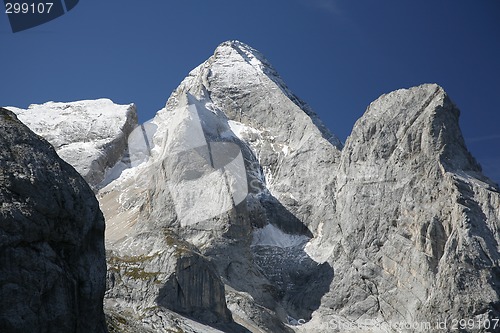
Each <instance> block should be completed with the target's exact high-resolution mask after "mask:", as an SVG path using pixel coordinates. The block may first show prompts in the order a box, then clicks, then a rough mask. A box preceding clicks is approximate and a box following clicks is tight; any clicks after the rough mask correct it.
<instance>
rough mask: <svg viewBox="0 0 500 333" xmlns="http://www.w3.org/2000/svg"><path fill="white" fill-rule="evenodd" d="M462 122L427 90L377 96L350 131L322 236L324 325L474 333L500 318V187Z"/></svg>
mask: <svg viewBox="0 0 500 333" xmlns="http://www.w3.org/2000/svg"><path fill="white" fill-rule="evenodd" d="M458 117H459V110H458V109H457V108H456V106H455V105H454V104H453V103H452V102H451V101H450V99H449V97H448V96H447V95H446V93H445V92H444V91H443V89H442V88H441V87H439V86H437V85H435V84H427V85H422V86H419V87H415V88H411V89H402V90H397V91H395V92H392V93H389V94H387V95H383V96H381V97H380V98H379V99H378V100H376V101H375V102H373V103H371V104H370V106H369V107H368V109H367V111H366V113H365V115H364V116H363V117H362V118H361V119H360V120H359V121H358V122H357V123H356V124H355V126H354V129H353V132H352V134H351V136H350V137H349V138H348V140H347V142H346V145H345V148H344V150H343V151H342V158H341V163H340V166H339V169H338V172H337V177H336V193H335V198H336V213H335V215H334V216H332V218H331V221H330V222H329V223H328V225H327V227H325V228H324V230H323V232H324V236H323V239H324V242H325V243H324V245H325V246H324V247H323V249H325V248H326V249H329V250H331V251H332V252H331V254H330V256H329V258H328V261H329V262H330V263H331V264H332V265H333V267H334V271H335V277H334V279H333V281H332V284H331V287H330V292H329V293H328V294H327V295H326V296H325V297H324V299H323V300H322V309H321V310H319V311H318V313H317V316H318V319H319V321H320V322H321V321H323V322H328V319H327V320H326V321H325V318H335V317H333V316H331V314H332V313H334V314H335V315H337V316H339V315H340V316H341V317H343V318H344V319H345V318H347V319H348V323H350V324H351V327H357V328H358V330H359V332H364V331H366V330H367V329H368V328H370V329H373V326H372V325H374V323H377V325H378V326H376V327H378V329H374V330H373V331H384V330H391V329H392V330H395V331H404V330H402V329H401V327H405V326H404V325H401V324H406V325H410V326H409V327H410V328H412V329H410V330H408V331H415V332H416V331H422V332H424V331H425V332H434V331H435V332H439V331H442V330H440V329H437V327H436V325H439V324H440V323H445V322H447V323H448V328H449V329H451V325H452V323H453V322H455V324H456V323H457V321H459V320H461V319H470V320H474V322H475V324H474V327H469V328H468V329H467V331H468V332H479V331H488V330H487V329H486V328H487V327H488V326H489V324H488V323H491V324H493V320H495V319H497V318H499V316H500V313H499V310H500V308H499V305H500V303H499V302H500V298H499V291H500V290H499V287H498V286H499V282H500V281H499V279H500V274H499V273H500V271H499V259H500V257H499V247H498V244H499V232H498V228H499V226H500V194H499V189H498V186H497V185H496V184H494V183H492V182H491V181H490V180H489V179H488V178H486V177H484V176H483V175H482V174H481V168H480V166H479V165H478V164H477V163H476V161H475V160H474V158H473V157H472V156H471V155H470V154H469V152H468V151H467V148H466V146H465V143H464V139H463V138H462V135H461V132H460V129H459V125H458ZM320 249H321V247H320ZM311 252H313V249H312V247H311ZM340 322H341V320H340V319H333V321H332V323H331V324H332V325H330V326H328V325H324V326H323V329H322V330H316V329H317V328H318V327H317V325H318V321H314V320H313V321H312V322H311V323H310V324H307V325H304V327H303V330H301V331H308V327H309V329H313V328H314V330H316V331H318V332H320V331H321V332H332V331H334V330H332V328H333V327H335V326H336V325H337V324H338V323H340ZM308 325H309V326H308ZM429 325H430V327H429ZM336 327H341V326H340V325H337V326H336ZM345 327H346V326H344V328H345ZM397 327H399V329H396V328H397ZM406 327H408V326H406ZM338 331H343V330H342V329H340V330H338Z"/></svg>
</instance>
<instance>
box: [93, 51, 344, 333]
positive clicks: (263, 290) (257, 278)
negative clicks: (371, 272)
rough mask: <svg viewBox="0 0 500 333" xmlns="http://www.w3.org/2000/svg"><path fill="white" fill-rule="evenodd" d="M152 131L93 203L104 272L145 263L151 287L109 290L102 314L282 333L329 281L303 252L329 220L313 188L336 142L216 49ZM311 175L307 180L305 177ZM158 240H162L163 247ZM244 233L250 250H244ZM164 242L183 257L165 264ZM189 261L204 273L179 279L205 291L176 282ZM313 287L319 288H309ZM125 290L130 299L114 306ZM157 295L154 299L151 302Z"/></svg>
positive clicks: (275, 85)
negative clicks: (141, 156)
mask: <svg viewBox="0 0 500 333" xmlns="http://www.w3.org/2000/svg"><path fill="white" fill-rule="evenodd" d="M152 123H154V124H155V125H156V126H157V130H156V132H155V133H154V137H153V140H152V143H153V144H152V146H153V148H152V150H151V158H150V159H149V160H148V161H146V162H144V163H143V164H140V165H138V166H136V167H134V168H132V169H129V170H127V171H126V172H124V173H123V176H122V177H120V178H119V179H117V180H116V181H114V182H112V183H111V184H109V185H108V186H106V187H104V188H103V189H102V190H101V191H100V192H99V194H98V198H99V200H100V202H101V206H102V207H103V211H104V213H105V216H106V220H107V226H108V228H107V237H106V238H107V243H108V249H111V250H112V251H113V258H118V259H117V261H115V260H114V259H113V263H112V265H111V267H112V270H116V271H119V269H115V267H123V266H124V259H123V258H128V257H130V256H132V257H134V258H138V257H140V258H145V257H148V258H149V257H155V258H158V259H155V260H157V261H158V262H162V263H163V264H162V265H160V266H159V265H158V264H157V263H156V262H155V263H153V264H152V263H151V261H150V260H149V259H148V260H146V261H147V262H148V263H147V264H145V265H143V266H142V267H149V268H147V269H146V272H151V271H161V272H162V275H161V278H158V281H159V283H158V285H154V284H152V283H150V282H147V283H145V284H143V285H141V286H140V287H138V286H137V285H134V288H130V287H127V288H124V287H123V285H122V284H120V283H113V284H111V288H110V289H109V290H108V293H107V296H106V304H107V306H106V307H107V309H109V311H110V312H113V313H118V314H120V315H123V313H124V311H125V309H126V308H127V307H132V308H134V309H137V310H136V311H137V313H141V314H142V316H144V315H146V316H150V315H152V314H151V313H158V311H165V309H168V310H173V311H176V312H178V313H181V314H188V316H190V317H191V318H195V319H196V320H199V321H201V322H207V319H208V318H212V319H209V320H208V322H209V323H210V324H211V325H212V326H213V327H220V326H218V325H219V324H224V323H226V324H231V323H232V321H233V320H235V321H236V322H237V323H239V324H241V325H243V326H245V327H247V328H249V327H261V328H262V329H264V330H266V331H269V332H290V331H291V329H290V328H289V327H287V326H286V324H288V322H289V321H293V320H295V319H293V318H294V317H305V318H309V317H310V315H311V313H312V312H313V311H314V310H315V309H317V308H318V306H319V304H320V299H321V296H322V295H323V294H324V293H325V292H326V291H327V290H328V285H329V281H328V278H330V280H331V277H332V276H333V274H332V272H331V267H330V266H329V265H328V264H323V265H319V266H318V265H317V264H316V263H314V262H313V261H312V260H311V259H310V258H309V256H308V255H307V254H306V253H305V252H304V250H303V248H304V245H305V243H306V242H307V240H308V239H309V238H310V237H312V236H313V235H314V234H315V233H316V232H317V228H318V225H319V223H318V219H319V218H318V216H319V215H320V214H324V212H322V209H326V207H328V209H331V206H330V205H329V204H328V203H327V200H326V198H327V197H328V196H329V195H330V194H331V190H332V189H331V188H330V187H329V186H328V185H325V186H322V185H320V186H315V185H313V184H320V183H321V182H322V178H324V179H332V177H334V174H331V172H329V168H331V166H332V165H333V163H334V162H335V158H337V159H338V158H340V151H339V148H340V147H341V144H340V142H339V141H338V139H336V138H335V136H333V135H332V134H330V133H329V132H328V131H327V130H326V128H325V127H324V126H323V125H321V122H320V121H319V120H318V119H317V117H316V116H315V115H314V114H313V112H312V111H311V110H310V108H309V107H307V105H305V103H303V102H302V101H300V100H299V99H298V98H297V97H296V96H295V95H293V94H292V93H291V92H290V91H289V89H288V88H287V87H286V85H285V84H284V83H283V81H282V80H281V79H280V78H279V76H278V75H277V73H276V71H275V70H274V69H273V68H272V67H271V65H270V64H269V63H268V62H267V61H266V60H265V59H264V57H263V56H262V55H261V54H260V53H258V52H257V51H256V50H254V49H252V48H250V47H249V46H247V45H245V44H243V43H240V42H227V43H223V44H222V45H220V46H219V47H218V48H217V50H216V51H215V53H214V56H213V57H211V58H210V59H209V60H207V61H206V62H205V63H204V64H202V65H200V66H199V67H198V68H196V69H195V70H193V71H192V72H191V73H190V75H189V77H188V78H186V79H185V80H184V81H183V82H182V83H181V84H180V86H179V87H178V88H177V89H176V91H175V92H174V93H173V94H172V96H171V97H170V99H169V100H168V102H167V105H166V108H165V109H164V110H161V111H160V112H159V113H158V114H157V116H156V117H155V118H154V120H153V121H152ZM318 165H319V166H318ZM313 168H315V169H316V173H310V172H307V169H309V170H310V169H313ZM301 171H303V172H301ZM292 174H293V175H294V176H293V177H292V176H291V175H292ZM287 175H290V177H289V178H288V179H287V178H286V177H288V176H287ZM299 184H300V186H299ZM318 198H320V199H322V198H323V199H325V200H323V204H320V205H318V202H321V201H320V200H318ZM117 212H118V214H117ZM332 213H333V212H332ZM306 216H307V218H306ZM301 219H302V220H301ZM266 226H267V228H266ZM261 228H263V229H261ZM158 230H167V231H168V232H169V237H170V238H169V239H170V241H167V243H165V239H164V235H163V234H162V233H158ZM273 230H278V231H277V232H278V233H277V234H276V233H273ZM255 232H258V233H260V235H261V236H262V237H261V241H257V242H252V238H253V235H254V233H255ZM269 232H270V234H268V233H269ZM276 235H278V238H280V237H281V240H282V241H283V242H282V241H280V240H279V239H277V238H276V237H275V236H276ZM139 239H140V240H139ZM290 239H292V241H291V242H289V240H290ZM173 240H175V241H176V242H178V241H180V242H182V243H183V244H189V245H190V246H192V247H193V246H194V247H193V248H192V249H191V250H190V251H181V253H180V254H178V255H180V257H176V256H174V252H175V251H174V252H172V251H170V250H165V248H167V249H168V248H172V247H173V245H170V246H169V244H168V243H169V242H170V244H174V243H173ZM145 244H155V245H154V247H151V245H145ZM178 248H179V247H177V249H178ZM184 248H188V246H184ZM193 252H194V253H199V254H198V256H201V257H200V258H207V259H209V261H207V262H205V261H204V260H200V259H196V260H195V261H193V263H192V265H191V264H190V269H189V271H188V272H186V273H189V274H193V275H194V276H198V275H200V276H207V279H206V281H204V280H203V281H202V280H200V279H186V278H182V275H180V272H181V271H179V269H180V268H179V265H184V263H185V262H186V261H185V260H186V259H185V258H184V256H185V255H188V256H191V255H192V253H193ZM280 253H286V254H287V259H286V260H281V259H280V257H281V256H280ZM271 257H273V258H271ZM179 258H180V259H179ZM108 261H109V260H108ZM125 261H126V260H125ZM191 261H192V259H190V260H189V261H188V262H191ZM301 264H304V265H303V266H304V267H302V268H301V267H300V266H301ZM125 266H126V265H125ZM153 267H154V269H153ZM209 267H211V268H209ZM166 268H168V269H166ZM191 272H192V273H191ZM205 272H206V273H208V272H216V274H212V273H210V274H208V275H207V274H206V273H205ZM297 272H302V273H304V275H303V276H300V275H301V273H297ZM122 275H123V274H122ZM316 275H318V276H321V277H323V279H321V280H320V281H321V285H319V284H318V283H316V282H315V281H314V279H315V278H314V276H316ZM115 279H116V278H115ZM188 280H190V281H191V282H190V284H188V285H186V286H182V283H187V281H188ZM128 281H132V279H129V280H128ZM146 281H149V280H148V279H146ZM134 283H137V279H135V282H134ZM179 283H180V285H179ZM203 283H208V284H209V286H210V287H208V288H207V287H205V286H203ZM220 283H224V285H225V288H219V287H217V286H218V285H219V284H220ZM312 286H314V287H312ZM186 288H188V289H186ZM132 289H133V290H137V291H140V292H138V293H137V295H135V296H134V295H132V296H125V294H124V293H123V291H124V290H132ZM180 290H183V292H182V293H180V292H179V291H180ZM196 290H198V291H201V290H205V291H204V292H203V294H204V295H205V296H204V297H205V298H206V299H204V300H203V301H201V300H199V299H198V297H199V295H198V294H197V293H196V292H194V293H193V292H192V291H196ZM306 290H307V292H306ZM158 293H160V294H161V295H162V296H161V297H160V298H155V297H153V296H152V295H158ZM221 293H223V294H224V293H225V294H226V296H227V297H226V298H227V305H226V302H225V301H224V299H223V298H221ZM144 294H146V295H151V297H144V296H143V295H144ZM127 295H128V294H127ZM160 299H162V300H168V302H166V301H160ZM124 300H127V302H124ZM200 302H201V303H200ZM185 303H188V305H187V309H188V310H186V306H185V305H184V304H185ZM125 304H126V305H125ZM146 304H147V305H146ZM151 308H154V310H153V311H149V310H148V311H146V310H145V309H151ZM194 308H198V310H194V311H193V309H194ZM227 308H229V309H231V312H232V314H233V316H232V318H230V317H228V316H227V313H228V312H227V311H228V310H227ZM159 309H160V310H159ZM161 309H163V310H161ZM214 310H216V311H214ZM153 316H155V318H156V319H154V320H153V322H154V324H146V325H145V326H146V327H152V326H154V327H157V326H158V325H159V324H158V323H160V322H161V320H163V319H162V318H166V317H165V316H158V315H156V314H155V315H153ZM295 321H296V320H295ZM235 329H238V328H235V326H233V328H232V329H231V331H234V330H235Z"/></svg>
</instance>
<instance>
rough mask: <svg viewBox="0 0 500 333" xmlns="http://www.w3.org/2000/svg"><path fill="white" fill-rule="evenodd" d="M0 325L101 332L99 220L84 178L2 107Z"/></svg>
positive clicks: (103, 271)
mask: <svg viewBox="0 0 500 333" xmlns="http://www.w3.org/2000/svg"><path fill="white" fill-rule="evenodd" d="M0 138H1V140H0V146H1V147H0V202H1V207H0V300H1V301H0V327H1V331H2V332H6V333H7V332H65V333H66V332H82V333H84V332H85V333H87V332H106V328H105V322H104V313H103V306H102V301H103V296H104V290H105V276H106V263H105V253H104V219H103V216H102V213H101V211H100V210H99V206H98V202H97V200H96V198H95V196H94V194H93V193H92V191H91V189H90V188H89V186H88V185H87V184H86V183H85V181H84V180H83V178H82V177H81V176H80V175H79V174H78V173H77V172H76V171H75V170H74V169H73V168H72V167H71V166H70V165H69V164H67V163H66V162H64V161H63V160H61V159H60V158H59V157H58V156H57V154H56V152H55V150H54V149H53V148H52V146H51V145H50V144H49V143H48V142H47V141H45V140H44V139H42V138H41V137H38V136H37V135H35V134H34V133H33V132H31V131H30V130H29V129H28V128H27V127H26V126H25V125H23V124H22V123H21V122H20V121H19V120H18V119H17V117H16V115H15V114H14V113H12V112H10V111H8V110H6V109H3V108H0Z"/></svg>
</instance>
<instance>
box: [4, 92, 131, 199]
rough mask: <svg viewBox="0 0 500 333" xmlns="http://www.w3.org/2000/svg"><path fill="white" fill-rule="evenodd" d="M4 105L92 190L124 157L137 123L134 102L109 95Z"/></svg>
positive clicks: (106, 181) (100, 183)
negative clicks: (26, 105) (123, 102)
mask: <svg viewBox="0 0 500 333" xmlns="http://www.w3.org/2000/svg"><path fill="white" fill-rule="evenodd" d="M8 109H9V110H11V111H13V112H14V113H16V114H17V117H18V118H19V120H21V121H22V122H23V123H24V124H26V125H27V126H28V127H29V128H30V129H31V130H32V131H33V132H35V133H36V134H38V135H41V136H43V137H44V138H45V139H46V140H47V141H49V142H50V144H52V146H54V148H55V149H56V151H57V154H58V155H59V156H60V157H61V158H62V159H64V160H65V161H66V162H68V163H69V164H71V165H72V166H73V167H74V168H75V169H76V170H77V171H78V172H79V173H80V174H81V175H82V176H83V178H85V180H86V181H87V182H88V183H89V184H90V186H91V187H92V188H93V189H94V190H97V189H99V188H100V187H102V186H103V185H106V184H107V183H108V179H107V178H109V177H106V176H110V177H113V175H110V174H109V173H108V174H107V171H108V170H110V169H111V167H113V166H114V165H116V164H117V162H118V161H120V160H121V159H123V158H124V157H125V156H124V155H123V154H124V153H125V154H126V153H127V140H128V137H129V135H130V133H131V132H132V130H133V129H134V128H135V127H136V126H137V113H136V109H135V105H134V104H130V105H118V104H114V103H113V102H112V101H110V100H109V99H98V100H89V101H77V102H70V103H54V102H48V103H45V104H40V105H38V104H33V105H30V106H29V108H28V109H26V110H24V109H19V108H14V107H9V108H8ZM103 182H104V183H103Z"/></svg>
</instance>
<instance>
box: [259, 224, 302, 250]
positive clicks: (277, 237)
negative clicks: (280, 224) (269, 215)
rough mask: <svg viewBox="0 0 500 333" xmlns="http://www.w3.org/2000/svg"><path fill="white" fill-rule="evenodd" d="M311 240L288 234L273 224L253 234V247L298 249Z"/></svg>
mask: <svg viewBox="0 0 500 333" xmlns="http://www.w3.org/2000/svg"><path fill="white" fill-rule="evenodd" d="M307 241H309V238H308V237H307V236H304V235H290V234H287V233H285V232H283V231H281V230H280V229H278V228H277V227H275V226H274V225H272V224H268V225H266V226H265V227H264V228H259V229H255V230H254V232H253V240H252V246H275V247H281V248H289V247H296V246H300V245H303V244H305V243H306V242H307Z"/></svg>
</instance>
